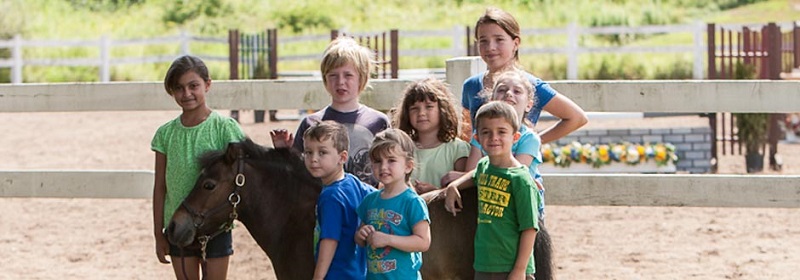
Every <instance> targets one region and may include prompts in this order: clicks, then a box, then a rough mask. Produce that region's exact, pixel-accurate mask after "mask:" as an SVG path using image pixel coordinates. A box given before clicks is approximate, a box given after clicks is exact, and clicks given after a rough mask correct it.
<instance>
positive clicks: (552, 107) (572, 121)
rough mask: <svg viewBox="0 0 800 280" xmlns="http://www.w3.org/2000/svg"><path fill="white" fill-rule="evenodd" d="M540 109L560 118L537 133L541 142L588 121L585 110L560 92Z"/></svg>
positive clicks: (559, 135) (549, 140)
mask: <svg viewBox="0 0 800 280" xmlns="http://www.w3.org/2000/svg"><path fill="white" fill-rule="evenodd" d="M542 109H544V110H545V111H547V112H548V113H550V114H552V115H553V116H554V117H556V118H559V119H560V120H559V121H558V122H557V123H556V124H554V125H553V126H551V127H548V128H547V129H545V130H544V131H542V132H541V133H539V136H541V137H542V144H545V143H550V142H552V141H555V140H558V139H559V138H561V137H564V136H566V135H567V134H570V133H571V132H573V131H575V130H577V129H578V128H580V127H582V126H583V125H585V124H586V123H587V122H589V118H587V117H586V112H584V111H583V109H581V107H580V106H578V104H575V102H573V101H572V100H570V99H569V98H568V97H566V96H564V95H561V94H556V95H555V96H554V97H553V99H550V102H547V105H544V108H542Z"/></svg>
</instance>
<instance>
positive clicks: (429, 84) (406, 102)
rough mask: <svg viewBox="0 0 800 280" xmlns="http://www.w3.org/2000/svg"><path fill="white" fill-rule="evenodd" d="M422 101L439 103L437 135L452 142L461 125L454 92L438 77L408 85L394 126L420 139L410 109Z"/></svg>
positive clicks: (396, 114) (393, 123) (443, 140)
mask: <svg viewBox="0 0 800 280" xmlns="http://www.w3.org/2000/svg"><path fill="white" fill-rule="evenodd" d="M420 101H431V102H436V103H437V104H438V105H439V132H438V133H437V135H436V136H437V137H438V138H439V141H442V142H450V141H452V140H453V139H455V138H456V136H458V133H459V128H460V126H459V122H458V117H459V116H458V113H457V110H456V107H455V102H454V101H453V93H451V92H450V88H448V87H447V84H445V83H444V82H442V81H440V80H439V79H436V78H427V79H424V80H421V81H417V82H414V83H411V84H409V85H408V87H406V89H405V91H404V93H403V99H402V100H401V102H402V103H401V104H400V106H397V107H396V108H397V110H396V111H395V112H394V114H393V118H392V127H397V128H399V129H400V130H402V131H403V132H405V133H407V134H408V135H409V136H411V139H412V140H414V141H416V140H418V139H419V135H418V134H417V131H416V130H415V129H414V127H413V126H412V125H411V119H410V117H409V115H408V110H409V109H410V108H411V106H412V105H414V103H417V102H420Z"/></svg>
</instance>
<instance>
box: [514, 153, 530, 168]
mask: <svg viewBox="0 0 800 280" xmlns="http://www.w3.org/2000/svg"><path fill="white" fill-rule="evenodd" d="M514 158H516V159H517V161H519V163H521V164H522V165H524V166H531V162H533V156H532V155H529V154H518V155H515V156H514Z"/></svg>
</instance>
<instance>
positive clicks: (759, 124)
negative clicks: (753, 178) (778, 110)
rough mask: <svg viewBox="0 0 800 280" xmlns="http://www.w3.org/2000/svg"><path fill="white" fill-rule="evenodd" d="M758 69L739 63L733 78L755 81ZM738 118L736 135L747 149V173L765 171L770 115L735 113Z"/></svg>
mask: <svg viewBox="0 0 800 280" xmlns="http://www.w3.org/2000/svg"><path fill="white" fill-rule="evenodd" d="M755 76H756V68H755V66H754V65H752V64H743V63H741V62H737V63H736V65H735V70H734V73H733V78H734V79H737V80H747V79H754V78H755ZM733 116H734V117H735V118H736V130H737V132H736V134H737V136H738V137H739V144H740V145H744V148H745V155H744V157H745V163H746V167H747V173H754V172H761V171H762V170H764V146H765V144H766V142H767V128H768V125H769V114H767V113H734V114H733Z"/></svg>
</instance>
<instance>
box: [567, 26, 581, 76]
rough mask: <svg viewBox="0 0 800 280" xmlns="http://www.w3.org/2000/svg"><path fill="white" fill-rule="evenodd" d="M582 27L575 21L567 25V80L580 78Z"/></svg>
mask: <svg viewBox="0 0 800 280" xmlns="http://www.w3.org/2000/svg"><path fill="white" fill-rule="evenodd" d="M580 36H581V34H580V28H579V27H578V24H577V23H575V22H573V23H570V24H569V25H568V26H567V80H577V79H578V56H579V55H580V52H579V50H578V41H579V38H580Z"/></svg>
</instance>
